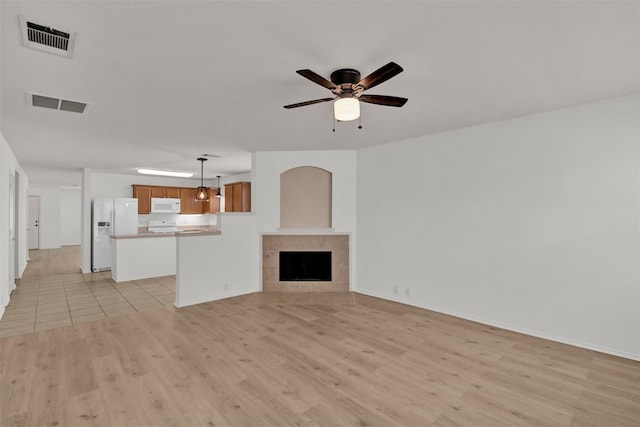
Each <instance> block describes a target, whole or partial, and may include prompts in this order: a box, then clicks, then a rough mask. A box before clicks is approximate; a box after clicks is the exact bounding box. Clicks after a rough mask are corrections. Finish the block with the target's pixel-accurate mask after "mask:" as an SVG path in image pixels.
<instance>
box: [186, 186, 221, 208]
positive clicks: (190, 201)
mask: <svg viewBox="0 0 640 427" xmlns="http://www.w3.org/2000/svg"><path fill="white" fill-rule="evenodd" d="M209 191H211V189H209ZM197 192H198V190H197V189H196V188H181V189H180V213H181V214H203V213H209V206H210V203H211V197H209V201H208V202H204V201H199V200H196V193H197ZM209 194H211V193H209ZM218 209H219V208H218Z"/></svg>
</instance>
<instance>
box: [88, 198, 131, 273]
mask: <svg viewBox="0 0 640 427" xmlns="http://www.w3.org/2000/svg"><path fill="white" fill-rule="evenodd" d="M137 233H138V199H133V198H118V197H96V198H95V199H93V203H92V205H91V271H93V272H94V273H95V272H98V271H107V270H111V236H117V235H123V234H137Z"/></svg>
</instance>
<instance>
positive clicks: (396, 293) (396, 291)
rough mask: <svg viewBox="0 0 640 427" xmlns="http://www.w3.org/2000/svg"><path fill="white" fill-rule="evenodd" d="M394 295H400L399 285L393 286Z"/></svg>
mask: <svg viewBox="0 0 640 427" xmlns="http://www.w3.org/2000/svg"><path fill="white" fill-rule="evenodd" d="M393 294H394V295H398V286H397V285H393Z"/></svg>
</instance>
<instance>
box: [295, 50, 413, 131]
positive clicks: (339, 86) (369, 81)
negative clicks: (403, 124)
mask: <svg viewBox="0 0 640 427" xmlns="http://www.w3.org/2000/svg"><path fill="white" fill-rule="evenodd" d="M402 71H403V69H402V67H401V66H399V65H398V64H396V63H395V62H389V63H388V64H387V65H383V66H382V67H380V68H378V69H377V70H375V71H374V72H373V73H371V74H369V75H368V76H367V77H365V78H363V79H361V78H360V72H359V71H358V70H354V69H352V68H341V69H339V70H336V71H334V72H333V73H331V81H329V80H327V79H325V78H324V77H322V76H320V75H319V74H317V73H314V72H313V71H311V70H298V71H296V73H298V74H300V75H301V76H302V77H305V78H307V79H309V80H311V81H312V82H314V83H316V84H319V85H320V86H323V87H325V88H327V89H329V90H330V91H331V93H333V95H334V96H333V97H330V98H320V99H314V100H311V101H304V102H298V103H296V104H289V105H285V106H284V108H287V109H289V108H297V107H304V106H305V105H312V104H318V103H321V102H328V101H333V100H336V102H335V103H334V116H335V118H336V120H338V121H349V120H355V119H357V118H358V117H360V102H367V103H369V104H378V105H386V106H389V107H402V106H403V105H404V104H405V103H406V102H407V98H400V97H397V96H386V95H368V94H363V93H362V92H364V91H365V90H368V89H371V88H372V87H374V86H377V85H379V84H380V83H383V82H386V81H387V80H389V79H390V78H392V77H394V76H396V75H398V74H400V73H401V72H402Z"/></svg>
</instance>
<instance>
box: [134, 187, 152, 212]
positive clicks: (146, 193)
mask: <svg viewBox="0 0 640 427" xmlns="http://www.w3.org/2000/svg"><path fill="white" fill-rule="evenodd" d="M132 187H133V197H135V198H136V199H138V214H148V213H150V212H151V186H149V185H132Z"/></svg>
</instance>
